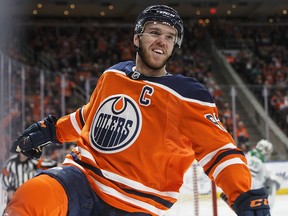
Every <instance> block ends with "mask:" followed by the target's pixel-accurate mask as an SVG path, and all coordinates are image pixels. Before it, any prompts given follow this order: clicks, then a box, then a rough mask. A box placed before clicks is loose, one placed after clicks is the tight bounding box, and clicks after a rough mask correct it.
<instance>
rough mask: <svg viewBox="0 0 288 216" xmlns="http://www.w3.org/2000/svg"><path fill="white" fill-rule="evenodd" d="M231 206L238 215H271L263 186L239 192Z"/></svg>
mask: <svg viewBox="0 0 288 216" xmlns="http://www.w3.org/2000/svg"><path fill="white" fill-rule="evenodd" d="M232 208H233V210H234V211H235V212H236V214H237V215H238V216H271V214H270V207H269V204H268V195H267V194H266V193H265V190H264V188H261V189H255V190H249V191H247V192H245V193H242V194H240V196H239V197H238V198H237V199H236V200H235V202H234V204H233V205H232Z"/></svg>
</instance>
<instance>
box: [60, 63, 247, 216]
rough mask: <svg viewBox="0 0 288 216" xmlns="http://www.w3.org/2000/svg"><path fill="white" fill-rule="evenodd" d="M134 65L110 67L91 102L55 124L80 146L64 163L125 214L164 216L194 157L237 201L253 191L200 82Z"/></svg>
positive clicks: (240, 157)
mask: <svg viewBox="0 0 288 216" xmlns="http://www.w3.org/2000/svg"><path fill="white" fill-rule="evenodd" d="M133 68H134V63H133V62H131V61H128V62H122V63H119V64H117V65H115V66H113V67H111V68H109V69H107V70H106V71H105V72H104V73H103V74H102V76H101V77H100V78H99V80H98V83H97V86H96V88H95V90H94V92H93V94H92V96H91V98H90V101H89V103H87V104H86V105H84V106H83V107H81V108H79V109H78V110H77V111H76V112H74V113H72V114H70V115H67V116H64V117H62V118H60V119H59V120H58V121H57V124H56V129H57V138H58V140H59V141H60V142H65V141H66V142H68V141H77V147H76V148H75V149H74V150H73V152H74V153H73V154H71V155H67V157H66V159H65V161H64V164H72V165H74V166H77V167H79V168H80V169H81V170H83V172H84V173H85V174H86V176H87V178H88V180H89V182H90V184H91V187H92V188H93V190H94V191H95V192H96V193H97V194H98V195H99V196H100V197H101V198H102V199H103V200H104V201H105V202H107V203H108V204H110V205H112V206H114V207H116V208H119V209H123V210H125V211H128V212H139V211H140V212H146V213H150V214H152V215H163V214H164V213H165V212H166V211H167V210H168V209H169V208H170V207H171V206H172V205H173V204H174V203H175V202H176V201H177V198H178V196H179V189H180V187H181V185H182V184H183V175H184V173H185V172H186V170H187V169H188V168H189V167H190V166H191V164H192V162H193V161H194V159H196V160H197V161H198V162H199V163H200V165H201V166H202V167H203V168H204V171H205V172H206V174H207V175H208V176H209V177H210V178H211V179H212V180H214V181H215V182H216V184H217V185H218V186H219V187H221V188H222V190H223V191H224V192H225V193H226V194H227V195H228V197H229V198H230V201H231V202H232V203H233V201H234V200H235V199H236V197H237V196H238V195H239V194H240V193H242V192H245V191H248V190H249V189H250V187H251V175H250V172H249V169H248V168H247V166H246V158H245V157H244V155H243V153H242V152H241V151H240V150H239V149H238V148H236V146H235V143H234V141H233V139H232V137H231V136H230V135H229V133H227V131H226V130H225V128H224V127H223V126H222V124H221V123H220V122H219V119H218V117H217V116H218V111H217V108H216V106H215V103H214V102H213V99H212V97H211V95H210V94H209V92H208V91H207V90H206V89H205V88H204V87H203V85H201V84H200V83H199V82H198V81H196V80H195V79H193V78H188V77H184V76H182V75H175V76H172V75H166V76H163V77H146V76H144V75H141V74H140V73H138V72H135V71H133ZM79 187H81V186H79Z"/></svg>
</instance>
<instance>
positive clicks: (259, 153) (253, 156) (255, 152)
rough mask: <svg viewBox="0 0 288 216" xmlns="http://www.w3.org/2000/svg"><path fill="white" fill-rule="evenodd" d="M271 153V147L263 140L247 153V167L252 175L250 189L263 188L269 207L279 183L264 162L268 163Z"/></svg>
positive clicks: (271, 204)
mask: <svg viewBox="0 0 288 216" xmlns="http://www.w3.org/2000/svg"><path fill="white" fill-rule="evenodd" d="M272 152H273V145H272V143H271V142H269V141H268V140H265V139H261V140H260V141H259V142H258V143H257V144H256V146H255V148H254V149H252V150H251V151H249V152H248V153H247V155H246V156H247V160H248V167H249V169H250V171H251V174H252V188H254V189H255V188H261V187H264V188H265V190H266V191H267V194H268V195H269V196H268V200H269V204H270V207H272V206H273V204H274V200H275V195H276V191H277V190H278V189H279V188H280V184H281V182H280V181H279V178H277V176H274V175H272V174H271V172H270V171H269V170H268V169H267V167H266V165H265V162H266V161H268V160H269V159H270V157H271V154H272Z"/></svg>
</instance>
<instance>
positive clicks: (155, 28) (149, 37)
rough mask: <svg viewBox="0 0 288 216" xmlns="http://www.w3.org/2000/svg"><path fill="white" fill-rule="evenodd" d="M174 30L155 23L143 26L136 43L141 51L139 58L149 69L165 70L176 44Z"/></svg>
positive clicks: (175, 32)
mask: <svg viewBox="0 0 288 216" xmlns="http://www.w3.org/2000/svg"><path fill="white" fill-rule="evenodd" d="M176 35H177V31H176V29H175V28H173V27H171V26H168V25H164V24H161V23H157V22H148V23H146V25H145V29H144V31H143V33H142V34H141V35H140V40H139V38H138V41H136V43H138V44H136V46H137V45H138V46H139V47H140V49H141V58H142V61H143V63H145V64H146V66H149V67H150V68H151V69H161V68H165V65H166V64H167V61H168V59H169V57H170V56H171V55H172V51H173V48H174V45H175V42H176Z"/></svg>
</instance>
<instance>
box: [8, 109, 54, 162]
mask: <svg viewBox="0 0 288 216" xmlns="http://www.w3.org/2000/svg"><path fill="white" fill-rule="evenodd" d="M56 122H57V118H56V117H55V116H52V115H49V116H48V117H46V118H44V119H42V120H41V121H39V122H37V123H34V124H32V125H31V126H30V127H28V128H27V129H25V131H24V133H23V134H22V135H21V136H19V137H18V138H17V140H16V141H15V142H14V143H13V145H12V147H11V148H10V151H11V152H12V153H20V152H21V153H22V154H24V155H25V156H26V157H29V158H37V159H38V158H40V156H41V155H42V149H43V147H44V146H46V145H48V144H50V143H52V142H54V141H56V139H55V138H56V128H55V123H56Z"/></svg>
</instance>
